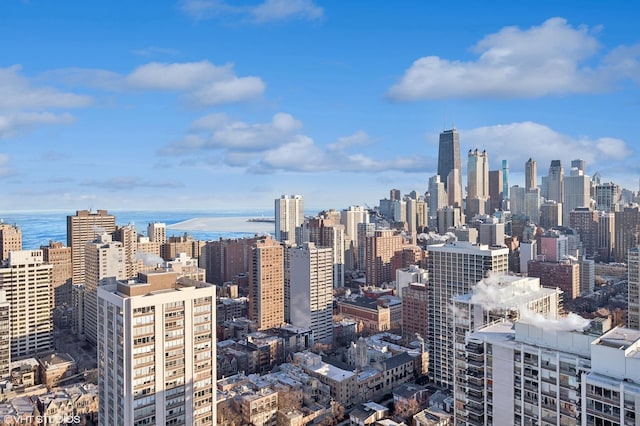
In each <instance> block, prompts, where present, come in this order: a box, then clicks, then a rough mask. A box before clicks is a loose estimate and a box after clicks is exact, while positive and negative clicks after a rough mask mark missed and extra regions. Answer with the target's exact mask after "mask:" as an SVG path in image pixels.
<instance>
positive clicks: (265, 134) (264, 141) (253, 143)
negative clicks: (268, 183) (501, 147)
mask: <svg viewBox="0 0 640 426" xmlns="http://www.w3.org/2000/svg"><path fill="white" fill-rule="evenodd" d="M366 143H370V142H369V136H368V135H367V134H366V133H365V132H364V131H362V130H358V131H356V132H355V133H354V134H352V135H349V136H344V137H340V138H338V140H337V141H335V142H333V143H329V144H325V145H320V144H318V143H316V142H315V141H314V140H313V138H311V137H310V136H308V135H305V134H303V133H302V123H301V122H300V121H299V120H297V119H296V118H295V117H293V116H292V115H290V114H287V113H282V112H280V113H277V114H275V115H274V116H273V118H272V120H271V121H270V122H267V123H246V122H243V121H234V120H232V119H231V118H230V117H228V116H227V115H226V114H222V113H215V114H209V115H206V116H204V117H201V118H199V119H197V120H195V121H194V122H193V123H192V125H191V127H190V129H189V133H188V134H187V135H186V136H185V137H184V138H182V139H180V140H177V141H174V142H171V143H169V144H168V145H166V146H165V147H163V148H162V149H160V150H159V154H160V155H168V156H172V155H196V156H198V158H199V159H200V162H202V159H203V157H202V153H203V151H207V150H208V151H216V152H219V153H220V158H222V162H223V163H224V164H225V165H227V166H229V167H244V168H245V169H246V170H247V171H248V172H250V173H274V172H277V171H289V172H305V173H306V172H308V173H313V172H321V171H343V172H354V173H358V172H372V171H387V170H393V171H401V172H422V171H423V170H424V168H425V164H427V163H428V161H429V160H427V159H425V158H422V157H419V156H407V157H397V158H390V159H384V160H378V159H375V158H372V157H369V156H367V155H364V154H359V153H353V152H350V150H351V149H353V148H356V149H357V148H358V147H359V145H362V144H366ZM189 164H193V163H192V162H190V163H189Z"/></svg>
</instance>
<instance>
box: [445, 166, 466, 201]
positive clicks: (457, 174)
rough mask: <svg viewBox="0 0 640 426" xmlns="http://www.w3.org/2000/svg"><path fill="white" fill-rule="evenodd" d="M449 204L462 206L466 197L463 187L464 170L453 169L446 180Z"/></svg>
mask: <svg viewBox="0 0 640 426" xmlns="http://www.w3.org/2000/svg"><path fill="white" fill-rule="evenodd" d="M445 183H446V185H445V186H446V188H447V189H446V193H447V205H449V206H457V207H462V199H463V198H464V195H463V191H464V189H463V188H462V170H460V169H452V170H451V171H450V172H449V176H447V178H446V180H445Z"/></svg>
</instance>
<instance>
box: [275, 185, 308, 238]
mask: <svg viewBox="0 0 640 426" xmlns="http://www.w3.org/2000/svg"><path fill="white" fill-rule="evenodd" d="M275 219H276V229H275V232H276V235H275V238H276V240H277V241H281V242H286V241H289V242H291V243H294V242H296V241H295V237H296V228H297V227H299V226H300V225H302V223H303V222H304V199H303V198H302V195H282V196H281V197H280V198H276V200H275Z"/></svg>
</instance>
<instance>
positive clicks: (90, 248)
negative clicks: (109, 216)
mask: <svg viewBox="0 0 640 426" xmlns="http://www.w3.org/2000/svg"><path fill="white" fill-rule="evenodd" d="M84 255H85V281H84V333H85V338H86V339H87V340H88V341H89V342H91V343H96V332H97V323H96V321H97V314H96V312H97V303H98V288H99V287H100V286H103V285H107V284H112V283H114V282H115V281H116V280H124V279H127V278H128V277H127V275H126V258H125V253H124V247H123V246H122V243H121V242H119V241H112V238H111V235H109V234H106V233H104V234H102V235H99V236H98V237H97V238H96V240H95V241H93V242H89V243H86V244H85V248H84Z"/></svg>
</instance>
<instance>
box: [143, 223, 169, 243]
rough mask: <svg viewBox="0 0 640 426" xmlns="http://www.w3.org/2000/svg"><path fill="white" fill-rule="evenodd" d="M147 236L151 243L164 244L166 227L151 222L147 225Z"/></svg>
mask: <svg viewBox="0 0 640 426" xmlns="http://www.w3.org/2000/svg"><path fill="white" fill-rule="evenodd" d="M147 236H148V237H149V241H151V242H152V243H160V244H164V243H166V242H167V225H166V224H164V223H161V222H151V223H150V224H148V225H147Z"/></svg>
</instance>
